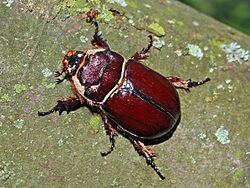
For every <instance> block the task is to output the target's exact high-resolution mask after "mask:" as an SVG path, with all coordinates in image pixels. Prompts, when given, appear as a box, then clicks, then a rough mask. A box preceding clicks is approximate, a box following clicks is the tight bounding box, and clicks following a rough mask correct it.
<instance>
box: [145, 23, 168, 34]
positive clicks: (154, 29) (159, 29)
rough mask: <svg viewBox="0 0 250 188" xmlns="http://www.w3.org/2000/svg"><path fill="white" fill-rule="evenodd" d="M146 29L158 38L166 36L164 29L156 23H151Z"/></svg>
mask: <svg viewBox="0 0 250 188" xmlns="http://www.w3.org/2000/svg"><path fill="white" fill-rule="evenodd" d="M148 28H149V29H150V30H151V31H152V32H154V33H156V34H157V35H159V36H164V35H165V34H166V32H165V30H164V28H163V27H162V26H161V25H160V24H159V23H157V22H153V23H151V24H150V25H149V26H148Z"/></svg>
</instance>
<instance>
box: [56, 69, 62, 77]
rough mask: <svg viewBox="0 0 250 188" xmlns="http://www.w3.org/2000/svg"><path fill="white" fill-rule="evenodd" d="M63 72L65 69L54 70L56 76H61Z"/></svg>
mask: <svg viewBox="0 0 250 188" xmlns="http://www.w3.org/2000/svg"><path fill="white" fill-rule="evenodd" d="M62 74H63V71H61V72H60V71H58V70H56V71H55V72H54V75H55V77H59V76H61V75H62Z"/></svg>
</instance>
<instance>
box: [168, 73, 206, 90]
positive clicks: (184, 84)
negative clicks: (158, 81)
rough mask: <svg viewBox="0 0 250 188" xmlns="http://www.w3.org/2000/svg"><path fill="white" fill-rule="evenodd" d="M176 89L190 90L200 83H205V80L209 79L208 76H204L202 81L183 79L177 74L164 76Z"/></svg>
mask: <svg viewBox="0 0 250 188" xmlns="http://www.w3.org/2000/svg"><path fill="white" fill-rule="evenodd" d="M166 78H167V79H168V80H169V81H170V82H171V83H172V84H173V85H174V87H175V88H177V89H184V90H185V91H187V92H190V88H192V87H196V86H200V85H202V84H205V83H206V82H208V81H210V78H206V79H205V80H202V81H198V82H195V81H192V80H191V79H188V80H183V79H181V78H179V77H177V76H168V77H166Z"/></svg>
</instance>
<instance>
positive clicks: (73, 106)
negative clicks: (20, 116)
mask: <svg viewBox="0 0 250 188" xmlns="http://www.w3.org/2000/svg"><path fill="white" fill-rule="evenodd" d="M82 106H83V104H82V103H81V101H80V99H79V98H77V97H68V98H63V99H61V100H58V101H57V105H56V106H54V107H53V108H52V109H51V110H49V111H46V112H39V111H38V116H46V115H49V114H51V113H53V112H59V115H61V114H62V112H63V111H66V112H67V114H68V113H69V112H71V111H75V110H77V109H79V108H80V107H82Z"/></svg>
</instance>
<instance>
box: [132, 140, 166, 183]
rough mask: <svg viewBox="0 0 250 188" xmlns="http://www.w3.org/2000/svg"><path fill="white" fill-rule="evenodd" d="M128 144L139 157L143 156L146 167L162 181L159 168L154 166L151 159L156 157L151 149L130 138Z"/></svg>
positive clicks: (162, 177)
mask: <svg viewBox="0 0 250 188" xmlns="http://www.w3.org/2000/svg"><path fill="white" fill-rule="evenodd" d="M130 142H131V143H132V144H133V146H134V148H135V150H136V151H137V153H138V154H139V155H140V156H143V157H144V158H145V160H146V162H147V164H148V165H150V166H151V168H153V170H154V171H155V172H156V173H157V174H158V176H159V177H160V178H161V179H162V180H164V179H165V177H164V176H163V175H162V174H161V172H160V170H159V168H158V167H157V166H156V164H155V162H154V159H153V157H155V156H156V153H155V152H154V150H153V149H151V148H148V147H146V146H145V145H144V144H143V143H142V142H140V141H137V140H134V139H132V138H130Z"/></svg>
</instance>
